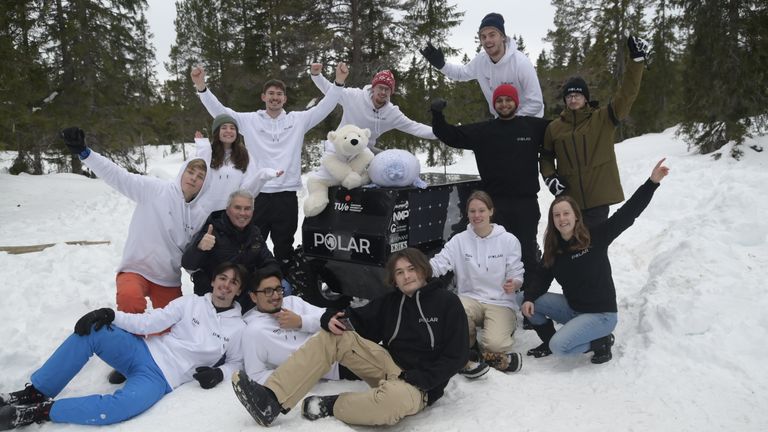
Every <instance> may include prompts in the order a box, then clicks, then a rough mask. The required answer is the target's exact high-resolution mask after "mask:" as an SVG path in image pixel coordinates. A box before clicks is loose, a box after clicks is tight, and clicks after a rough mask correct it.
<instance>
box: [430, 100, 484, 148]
mask: <svg viewBox="0 0 768 432" xmlns="http://www.w3.org/2000/svg"><path fill="white" fill-rule="evenodd" d="M447 105H448V102H446V101H445V99H442V98H437V99H435V100H433V101H432V105H431V111H432V132H433V133H434V134H435V136H436V137H437V138H438V139H440V141H442V142H443V143H444V144H445V145H447V146H448V147H453V148H460V149H469V150H472V149H473V148H474V145H473V142H474V140H476V139H477V136H473V135H472V133H471V132H472V131H467V126H454V125H451V124H448V122H447V121H445V116H444V115H443V110H444V109H445V107H446V106H447Z"/></svg>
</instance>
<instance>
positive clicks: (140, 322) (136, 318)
mask: <svg viewBox="0 0 768 432" xmlns="http://www.w3.org/2000/svg"><path fill="white" fill-rule="evenodd" d="M187 301H188V300H187V299H186V298H184V297H179V298H177V299H175V300H173V301H171V302H170V303H168V305H167V306H165V307H164V308H162V309H152V310H150V311H147V312H144V313H141V314H133V313H125V312H120V311H116V312H115V321H114V323H115V325H116V326H118V327H120V328H121V329H123V330H125V331H127V332H129V333H133V334H138V335H150V334H153V333H159V332H161V331H163V330H165V329H167V328H169V327H171V326H172V325H174V324H176V323H177V322H179V321H180V320H181V319H182V317H183V315H184V309H185V303H186V302H187Z"/></svg>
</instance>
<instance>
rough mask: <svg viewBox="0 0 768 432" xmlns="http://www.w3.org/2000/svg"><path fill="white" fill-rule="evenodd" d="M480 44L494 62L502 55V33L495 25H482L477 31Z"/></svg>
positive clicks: (503, 48)
mask: <svg viewBox="0 0 768 432" xmlns="http://www.w3.org/2000/svg"><path fill="white" fill-rule="evenodd" d="M478 37H479V38H480V44H481V45H482V46H483V49H484V50H485V53H486V54H488V57H490V58H491V60H493V61H494V62H496V61H499V60H500V59H501V58H502V57H504V52H505V47H504V35H503V34H502V33H501V32H500V31H499V29H497V28H496V27H483V28H481V29H480V32H479V33H478Z"/></svg>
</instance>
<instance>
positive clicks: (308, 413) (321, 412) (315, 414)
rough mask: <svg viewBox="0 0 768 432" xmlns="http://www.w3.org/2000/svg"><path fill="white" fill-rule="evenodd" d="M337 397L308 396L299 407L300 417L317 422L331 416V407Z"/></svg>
mask: <svg viewBox="0 0 768 432" xmlns="http://www.w3.org/2000/svg"><path fill="white" fill-rule="evenodd" d="M338 398H339V395H330V396H309V397H306V398H304V403H303V404H302V405H301V415H302V417H304V418H305V419H307V420H317V419H321V418H323V417H331V416H333V406H334V405H335V404H336V399H338Z"/></svg>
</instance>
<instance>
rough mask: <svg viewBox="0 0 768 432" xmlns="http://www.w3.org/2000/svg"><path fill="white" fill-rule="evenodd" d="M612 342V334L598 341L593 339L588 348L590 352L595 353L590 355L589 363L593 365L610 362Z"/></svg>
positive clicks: (613, 339)
mask: <svg viewBox="0 0 768 432" xmlns="http://www.w3.org/2000/svg"><path fill="white" fill-rule="evenodd" d="M614 341H615V338H614V337H613V334H609V335H608V336H603V337H601V338H600V339H595V340H593V341H592V342H590V344H589V345H590V348H592V351H593V352H594V353H595V354H594V355H592V359H591V360H590V361H591V362H592V363H594V364H603V363H606V362H609V361H611V359H612V358H613V354H612V353H611V347H612V346H613V342H614Z"/></svg>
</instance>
